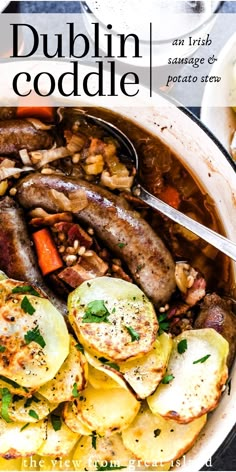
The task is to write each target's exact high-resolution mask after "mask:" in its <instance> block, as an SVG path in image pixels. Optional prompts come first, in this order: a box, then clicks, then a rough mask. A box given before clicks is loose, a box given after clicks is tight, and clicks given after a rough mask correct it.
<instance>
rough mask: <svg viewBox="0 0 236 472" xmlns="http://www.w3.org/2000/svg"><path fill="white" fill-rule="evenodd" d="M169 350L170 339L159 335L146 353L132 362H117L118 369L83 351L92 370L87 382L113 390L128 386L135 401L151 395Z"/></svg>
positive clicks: (161, 375)
mask: <svg viewBox="0 0 236 472" xmlns="http://www.w3.org/2000/svg"><path fill="white" fill-rule="evenodd" d="M171 349H172V338H171V336H169V335H168V334H166V333H163V334H162V335H161V336H159V337H158V338H157V339H156V341H155V343H154V347H153V349H152V350H151V351H150V352H149V353H148V354H145V355H144V356H143V357H141V358H138V359H135V360H132V361H126V362H119V363H118V364H117V367H118V370H117V369H116V368H112V362H110V363H109V362H104V361H103V362H102V361H101V360H100V358H98V357H95V356H93V355H92V354H91V353H90V352H88V351H85V356H86V358H87V360H88V363H89V364H90V366H93V368H94V369H93V371H91V370H90V376H89V379H91V381H90V383H91V385H94V384H95V388H99V387H100V388H117V384H118V385H120V387H122V388H128V389H129V390H130V387H131V389H132V391H133V392H135V393H136V395H137V397H138V398H139V399H144V398H146V397H148V396H149V395H151V394H152V393H153V392H154V391H155V390H156V388H157V386H158V384H159V383H160V381H161V379H162V377H163V374H164V372H165V370H166V367H167V363H168V360H169V357H170V353H171ZM101 359H102V358H101ZM90 369H91V367H90ZM99 371H100V379H99V377H98V376H99ZM93 375H94V377H93ZM107 376H109V377H110V380H109V377H107ZM97 379H98V380H97Z"/></svg>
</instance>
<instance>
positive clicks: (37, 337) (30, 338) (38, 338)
mask: <svg viewBox="0 0 236 472" xmlns="http://www.w3.org/2000/svg"><path fill="white" fill-rule="evenodd" d="M24 340H25V342H26V344H29V343H31V342H35V343H37V344H39V346H41V347H42V348H44V347H45V346H46V343H45V340H44V339H43V337H42V335H41V333H40V331H39V327H38V326H36V327H35V328H34V329H32V330H30V331H27V333H26V334H25V336H24Z"/></svg>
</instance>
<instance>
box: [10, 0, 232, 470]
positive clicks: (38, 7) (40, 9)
mask: <svg viewBox="0 0 236 472" xmlns="http://www.w3.org/2000/svg"><path fill="white" fill-rule="evenodd" d="M5 11H6V12H9V13H10V12H16V11H21V12H24V13H47V12H48V13H53V12H56V13H65V12H66V13H77V12H79V11H80V2H79V1H66V2H63V1H59V2H56V1H39V0H38V1H36V2H34V1H32V0H31V1H20V0H18V1H15V2H11V3H10V4H9V6H8V7H7V9H6V10H5ZM222 12H224V13H235V14H236V1H226V2H224V4H223V7H222ZM214 28H215V31H216V32H217V35H216V37H217V41H215V44H214V51H213V53H215V54H217V53H218V52H219V51H220V49H221V48H222V46H223V45H224V44H225V43H226V41H227V39H228V38H229V37H230V36H231V35H232V34H233V33H234V32H235V30H236V28H235V24H234V23H233V24H232V29H231V28H229V29H228V30H227V31H225V30H223V29H222V27H221V24H220V21H218V20H217V21H216V24H215V26H214ZM188 67H189V66H186V67H184V68H183V72H186V75H187V74H188V73H189V72H188V70H189V69H188ZM184 75H185V74H184ZM189 108H190V110H191V111H192V112H193V113H194V114H195V115H197V116H198V117H199V116H200V107H194V108H193V107H189ZM235 433H236V430H235V431H232V432H231V434H230V435H229V437H228V438H227V439H226V441H225V443H224V444H223V445H222V447H221V449H220V451H218V453H217V454H216V455H215V456H214V457H213V461H212V467H207V468H203V470H208V471H209V472H210V471H236V434H235Z"/></svg>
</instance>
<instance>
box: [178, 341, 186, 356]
mask: <svg viewBox="0 0 236 472" xmlns="http://www.w3.org/2000/svg"><path fill="white" fill-rule="evenodd" d="M187 349H188V342H187V339H182V341H180V342H179V343H178V345H177V351H178V353H179V354H183V353H184V352H185V351H187Z"/></svg>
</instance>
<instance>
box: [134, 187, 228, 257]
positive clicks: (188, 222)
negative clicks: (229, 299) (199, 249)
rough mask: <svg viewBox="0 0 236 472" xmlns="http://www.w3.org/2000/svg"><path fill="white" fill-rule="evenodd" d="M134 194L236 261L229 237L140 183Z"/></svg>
mask: <svg viewBox="0 0 236 472" xmlns="http://www.w3.org/2000/svg"><path fill="white" fill-rule="evenodd" d="M134 194H135V195H137V196H138V197H139V198H140V200H143V202H145V203H147V204H148V205H149V206H151V207H152V208H154V209H155V210H158V211H160V212H161V213H163V214H164V215H166V216H168V218H170V219H171V220H173V221H175V222H176V223H178V224H179V225H181V226H183V227H184V228H186V229H188V230H189V231H192V233H194V234H196V235H197V236H199V237H200V238H202V239H204V241H207V242H208V243H209V244H211V245H212V246H214V247H215V248H217V249H219V250H220V251H221V252H223V253H224V254H226V255H227V256H229V257H230V258H231V259H233V260H234V261H236V244H235V243H233V242H232V241H230V240H229V239H227V238H225V237H224V236H221V235H220V234H218V233H216V232H215V231H213V230H212V229H209V228H206V226H204V225H202V224H201V223H198V221H195V220H193V219H192V218H189V216H186V215H184V214H183V213H181V212H180V211H178V210H176V209H175V208H172V207H171V206H170V205H168V204H167V203H164V202H163V201H162V200H159V198H156V197H154V196H153V195H151V194H150V193H149V192H148V191H147V190H145V188H143V187H142V186H141V185H139V186H138V187H136V189H134Z"/></svg>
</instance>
